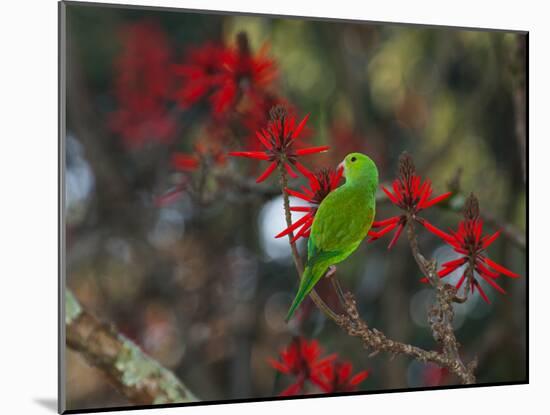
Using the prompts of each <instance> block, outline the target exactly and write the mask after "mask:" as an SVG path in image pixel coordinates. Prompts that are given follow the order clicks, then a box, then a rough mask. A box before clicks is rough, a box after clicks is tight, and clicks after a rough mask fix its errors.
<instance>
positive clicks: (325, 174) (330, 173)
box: [275, 168, 344, 243]
mask: <svg viewBox="0 0 550 415" xmlns="http://www.w3.org/2000/svg"><path fill="white" fill-rule="evenodd" d="M343 172H344V170H343V168H339V169H338V170H334V169H331V168H327V169H321V170H318V171H317V172H315V173H309V174H308V175H307V178H308V179H309V188H307V187H305V186H302V192H303V193H300V192H297V191H296V190H292V189H285V190H286V192H287V193H288V194H289V195H291V196H294V197H297V198H299V199H302V200H305V201H306V202H309V203H311V205H309V206H292V207H291V208H290V210H291V211H292V212H307V213H306V214H305V215H304V216H303V217H301V218H300V219H298V220H297V221H296V222H294V223H293V224H292V225H291V226H289V227H288V228H286V229H285V230H283V231H282V232H281V233H279V234H277V235H276V236H275V238H281V237H283V236H285V235H288V234H289V233H290V232H294V230H295V229H298V228H300V230H299V231H298V232H296V235H294V238H293V239H292V240H291V241H290V242H291V243H294V242H296V241H297V240H298V239H299V238H307V237H309V233H310V231H311V225H312V224H313V218H314V217H315V214H316V213H317V209H318V208H319V205H320V204H321V202H322V201H323V199H324V198H325V197H327V195H328V194H329V193H330V192H332V191H333V190H334V189H336V188H337V187H338V184H339V183H340V179H341V178H342V174H343Z"/></svg>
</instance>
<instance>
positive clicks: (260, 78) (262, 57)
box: [212, 32, 277, 114]
mask: <svg viewBox="0 0 550 415" xmlns="http://www.w3.org/2000/svg"><path fill="white" fill-rule="evenodd" d="M267 50H268V45H267V44H266V45H264V46H263V47H262V48H261V49H260V51H259V52H258V53H257V54H256V55H253V54H252V52H251V50H250V45H249V43H248V37H247V35H246V33H244V32H240V33H239V34H238V35H237V46H236V47H235V48H231V49H228V50H227V51H226V52H225V53H224V54H223V56H222V62H221V63H222V67H223V69H224V70H223V72H222V76H221V77H220V78H219V84H218V88H217V90H216V92H214V94H213V95H212V104H213V110H214V113H215V114H222V113H224V112H225V111H227V110H228V109H229V108H230V107H231V105H233V104H234V103H235V101H236V100H237V99H238V97H239V96H242V95H247V96H248V98H250V99H251V100H252V101H253V102H258V101H259V100H261V98H262V96H263V94H264V93H265V90H266V88H267V87H268V86H269V85H270V84H271V83H272V82H273V80H274V79H275V78H276V77H277V68H276V65H275V61H274V60H272V59H271V58H269V57H267Z"/></svg>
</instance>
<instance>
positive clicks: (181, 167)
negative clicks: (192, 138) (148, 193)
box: [155, 143, 227, 207]
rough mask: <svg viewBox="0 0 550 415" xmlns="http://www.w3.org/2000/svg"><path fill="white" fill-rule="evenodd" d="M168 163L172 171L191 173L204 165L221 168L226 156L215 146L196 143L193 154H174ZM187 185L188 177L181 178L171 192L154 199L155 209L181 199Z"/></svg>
mask: <svg viewBox="0 0 550 415" xmlns="http://www.w3.org/2000/svg"><path fill="white" fill-rule="evenodd" d="M170 162H171V165H172V167H173V168H174V170H176V171H179V172H183V173H192V172H195V171H196V170H198V169H199V168H200V167H201V166H205V165H206V166H208V167H214V166H220V167H223V166H224V165H225V163H226V162H227V156H226V154H225V153H224V152H223V151H222V150H221V148H220V147H218V146H216V145H206V144H204V143H197V144H195V146H194V152H193V153H181V152H176V153H174V154H172V157H171V159H170ZM189 183H190V178H189V175H185V176H183V177H181V178H180V179H179V182H178V183H177V184H176V185H175V186H174V187H173V188H172V189H171V190H169V191H168V192H166V193H164V194H163V195H161V196H158V197H157V198H156V199H155V205H156V206H157V207H164V206H168V205H170V204H172V203H174V202H175V201H177V200H178V199H179V198H180V197H181V195H182V194H183V192H184V191H185V190H186V189H187V186H188V185H189Z"/></svg>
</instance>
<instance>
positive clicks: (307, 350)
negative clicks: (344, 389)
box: [268, 337, 336, 396]
mask: <svg viewBox="0 0 550 415" xmlns="http://www.w3.org/2000/svg"><path fill="white" fill-rule="evenodd" d="M322 352H323V351H322V349H321V347H320V346H319V343H318V342H317V340H311V341H309V342H308V341H307V340H306V339H304V338H303V337H295V338H294V339H293V340H292V342H291V343H290V345H288V346H287V347H286V348H285V349H283V350H282V351H281V352H280V353H279V357H280V360H275V359H269V360H268V361H269V364H270V365H271V367H273V369H275V370H276V371H278V372H280V373H282V374H284V375H289V376H293V377H294V382H293V383H292V384H291V385H290V386H289V387H287V388H286V389H285V390H284V391H282V392H281V393H280V396H291V395H297V394H299V393H302V392H303V391H304V386H305V383H306V381H309V382H311V383H313V384H314V385H317V386H318V387H319V388H321V390H329V389H330V386H329V385H328V384H327V383H326V381H325V379H324V377H325V370H326V368H327V366H330V364H331V362H332V361H333V360H334V359H336V355H335V354H332V355H329V356H326V357H323V358H321V355H322Z"/></svg>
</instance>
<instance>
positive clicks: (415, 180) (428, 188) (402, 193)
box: [369, 154, 451, 249]
mask: <svg viewBox="0 0 550 415" xmlns="http://www.w3.org/2000/svg"><path fill="white" fill-rule="evenodd" d="M392 187H393V193H392V192H391V191H390V190H388V189H386V188H385V187H384V186H382V190H383V191H384V193H386V195H387V196H388V198H389V199H390V201H391V202H392V203H393V204H394V205H396V206H398V207H399V208H400V209H402V210H404V211H405V213H404V214H402V215H397V216H393V217H391V218H389V219H385V220H383V221H379V222H373V224H372V227H373V228H382V229H381V230H379V231H372V230H371V231H370V232H369V236H371V238H370V240H369V242H372V241H375V240H376V239H378V238H380V237H382V236H383V235H385V234H387V233H388V232H391V231H392V230H394V229H395V228H397V230H396V232H395V234H394V236H393V238H392V240H391V241H390V244H389V245H388V249H391V248H392V247H393V246H394V245H395V243H396V242H397V240H398V239H399V236H400V235H401V233H402V231H403V228H404V227H405V225H406V223H407V220H408V219H407V218H409V217H410V218H412V219H414V220H416V221H417V222H418V223H420V224H422V225H424V226H428V225H429V223H428V221H426V220H425V219H421V218H419V217H417V215H418V213H420V212H421V211H422V210H424V209H427V208H430V207H432V206H434V205H435V204H437V203H439V202H442V201H443V200H445V199H447V198H448V197H449V196H450V195H451V192H447V193H444V194H442V195H440V196H436V197H434V198H433V199H430V197H431V196H432V184H431V182H430V180H425V181H424V182H423V181H422V179H421V178H420V176H417V175H416V170H415V167H414V164H413V161H412V158H411V157H410V156H409V155H408V154H403V155H402V156H401V158H400V160H399V177H398V178H397V179H395V180H394V181H393V186H392ZM430 226H431V225H430Z"/></svg>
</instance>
